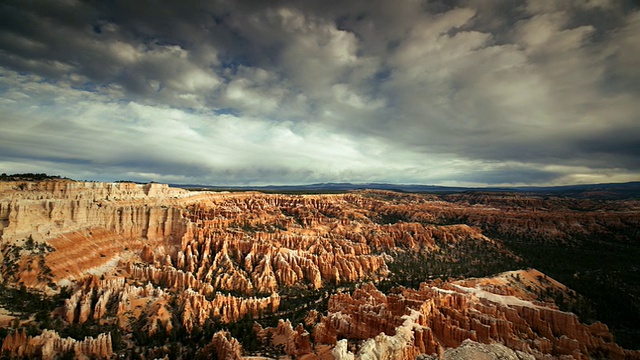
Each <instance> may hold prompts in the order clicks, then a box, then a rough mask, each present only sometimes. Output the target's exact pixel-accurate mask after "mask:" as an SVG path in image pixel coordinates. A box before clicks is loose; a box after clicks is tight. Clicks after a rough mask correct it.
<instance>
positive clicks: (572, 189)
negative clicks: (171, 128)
mask: <svg viewBox="0 0 640 360" xmlns="http://www.w3.org/2000/svg"><path fill="white" fill-rule="evenodd" d="M170 186H173V187H180V188H185V189H193V190H195V189H202V190H210V191H263V192H286V193H325V192H344V191H353V190H362V189H372V190H390V191H400V192H411V193H459V192H523V193H524V192H527V193H541V194H556V195H562V196H572V197H580V198H602V199H621V198H640V181H635V182H628V183H609V184H582V185H565V186H524V187H520V186H516V187H455V186H439V185H405V184H388V183H367V184H352V183H318V184H307V185H267V186H209V185H196V184H170Z"/></svg>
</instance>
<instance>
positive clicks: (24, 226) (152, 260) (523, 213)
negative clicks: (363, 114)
mask: <svg viewBox="0 0 640 360" xmlns="http://www.w3.org/2000/svg"><path fill="white" fill-rule="evenodd" d="M596 195H597V194H596ZM0 234H1V236H2V237H1V242H0V251H1V255H0V256H1V257H2V266H1V268H0V276H1V281H2V283H1V284H0V337H2V338H3V339H4V340H3V343H2V355H1V356H2V357H3V358H44V359H66V358H86V359H91V358H107V359H110V358H131V359H155V358H167V359H242V358H244V359H309V360H311V359H589V358H594V359H640V351H639V350H638V349H640V340H638V339H640V325H639V324H640V269H639V268H638V261H637V259H639V258H640V243H639V241H640V239H639V237H640V201H638V200H637V199H636V198H633V197H629V198H622V199H620V198H616V199H606V198H602V197H601V196H591V197H590V196H580V197H577V196H562V195H558V194H555V195H554V194H542V193H509V192H481V191H467V192H462V193H442V194H427V193H403V192H393V191H383V190H355V191H347V192H342V193H333V194H266V193H261V192H213V191H188V190H185V189H180V188H173V187H169V186H167V185H164V184H156V183H151V184H134V183H125V182H122V183H98V182H76V181H71V180H64V179H54V180H44V181H3V182H0Z"/></svg>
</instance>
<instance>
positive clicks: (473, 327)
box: [314, 270, 640, 359]
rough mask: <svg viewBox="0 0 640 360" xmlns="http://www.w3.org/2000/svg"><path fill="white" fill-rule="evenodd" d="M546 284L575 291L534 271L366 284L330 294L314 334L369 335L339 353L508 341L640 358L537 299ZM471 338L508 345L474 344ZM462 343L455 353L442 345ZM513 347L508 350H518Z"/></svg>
mask: <svg viewBox="0 0 640 360" xmlns="http://www.w3.org/2000/svg"><path fill="white" fill-rule="evenodd" d="M548 287H552V288H553V289H555V290H556V291H569V290H568V289H566V288H565V287H564V286H563V285H561V284H559V283H557V282H555V281H554V280H553V279H549V278H547V277H545V276H544V274H542V273H540V272H538V271H536V270H523V271H514V272H508V273H503V274H500V275H498V276H497V277H494V278H485V279H471V280H461V281H453V282H445V283H442V282H436V283H431V284H428V283H424V284H423V285H422V286H421V287H420V289H418V290H412V289H403V288H399V289H396V291H395V292H394V293H393V294H389V295H386V296H385V295H384V294H382V293H381V292H380V291H378V290H377V289H376V288H375V287H374V286H373V285H370V284H368V285H367V284H365V285H363V286H361V287H360V288H358V289H356V291H354V293H353V294H340V295H334V296H332V298H331V300H330V301H329V312H328V315H327V316H324V317H323V318H322V320H321V322H320V323H319V324H318V325H317V326H316V328H315V330H316V332H315V333H314V336H315V337H316V339H317V340H318V341H332V340H333V341H334V342H335V339H336V337H337V338H346V339H362V340H365V342H364V343H363V344H362V345H361V346H360V348H359V350H358V351H357V352H356V353H355V354H354V353H352V352H349V351H348V350H347V340H340V341H338V342H337V345H336V348H335V349H334V351H333V353H334V355H335V356H336V358H339V359H349V358H356V359H369V358H372V357H373V358H388V359H392V358H395V359H415V358H416V356H418V355H420V354H429V355H439V356H442V357H443V358H446V359H455V358H463V357H460V356H463V355H461V354H472V353H477V352H482V351H484V350H487V351H488V352H494V353H495V354H499V353H500V352H503V350H504V349H503V347H504V346H506V347H507V348H508V349H511V350H513V351H517V352H518V353H525V354H531V355H533V356H534V357H535V358H557V357H563V356H564V357H568V358H575V359H589V358H590V354H602V355H603V356H605V357H606V358H610V359H630V358H638V357H640V352H637V351H629V350H624V349H622V348H620V347H619V346H618V345H616V344H615V343H614V342H613V337H612V335H611V333H610V332H609V330H608V328H607V326H606V325H604V324H602V323H598V322H596V323H594V324H592V325H586V324H582V323H580V321H579V320H578V318H577V317H576V316H575V315H574V314H572V313H567V312H563V311H560V310H559V309H558V308H557V307H556V306H555V304H553V303H547V302H541V301H538V300H537V295H536V293H542V292H544V291H546V289H547V288H548ZM390 328H393V329H390ZM375 333H377V334H376V335H374V334H375ZM469 340H471V341H473V342H479V343H483V344H493V343H500V344H503V345H504V346H503V347H500V348H494V349H492V348H491V347H478V346H475V347H473V346H471V345H469V344H471V343H470V342H469ZM461 345H463V346H462V348H461V349H460V350H459V351H457V352H444V350H445V349H447V348H456V347H459V346H461ZM483 349H484V350H483ZM513 351H510V352H509V354H511V355H509V356H516V355H515V353H513ZM512 353H513V354H512ZM496 356H497V355H496ZM517 356H520V355H517ZM517 356H516V357H513V358H518V357H517ZM493 358H496V357H493ZM498 358H499V357H498ZM525 358H528V357H525Z"/></svg>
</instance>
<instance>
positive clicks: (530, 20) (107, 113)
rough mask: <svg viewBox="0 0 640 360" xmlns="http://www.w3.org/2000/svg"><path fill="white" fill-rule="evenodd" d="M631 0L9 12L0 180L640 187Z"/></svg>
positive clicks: (172, 5)
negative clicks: (58, 177) (55, 176)
mask: <svg viewBox="0 0 640 360" xmlns="http://www.w3.org/2000/svg"><path fill="white" fill-rule="evenodd" d="M637 34H640V9H639V7H638V6H637V2H634V1H614V0H611V1H608V0H580V1H579V0H575V1H561V2H558V1H551V0H548V1H547V0H535V1H533V0H530V1H453V2H452V1H415V2H400V3H398V2H389V1H382V0H381V1H344V2H333V1H305V2H294V1H238V2H234V1H208V2H205V1H181V2H176V1H124V0H123V1H117V0H116V1H76V0H64V1H58V2H45V1H4V2H2V4H0V121H1V123H2V126H3V129H6V130H5V131H3V132H2V133H1V134H0V167H2V170H3V171H5V172H12V171H15V172H17V171H46V172H60V173H62V174H63V175H70V176H75V177H84V178H92V179H103V180H108V179H112V180H114V179H123V178H131V179H135V180H159V181H175V182H201V183H212V184H223V183H226V184H241V183H262V184H266V183H303V182H316V181H353V182H370V181H388V182H405V183H407V182H411V183H416V182H421V183H436V182H437V183H442V184H458V183H459V184H561V183H575V182H599V181H627V180H635V179H638V178H639V174H640V162H639V161H638V159H640V156H639V155H640V154H639V153H638V149H640V119H638V115H637V114H640V105H639V103H640V102H638V101H637V99H638V98H640V87H638V85H637V84H639V83H640V70H639V69H640V41H638V35H637Z"/></svg>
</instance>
